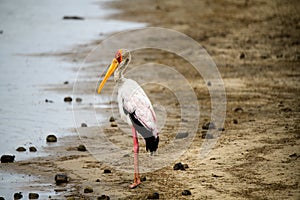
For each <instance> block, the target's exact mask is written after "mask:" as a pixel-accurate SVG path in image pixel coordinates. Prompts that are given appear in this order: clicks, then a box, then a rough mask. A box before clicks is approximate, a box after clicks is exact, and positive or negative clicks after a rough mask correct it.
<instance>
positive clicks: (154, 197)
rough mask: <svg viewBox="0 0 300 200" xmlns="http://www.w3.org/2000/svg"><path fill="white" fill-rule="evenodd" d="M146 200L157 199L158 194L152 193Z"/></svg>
mask: <svg viewBox="0 0 300 200" xmlns="http://www.w3.org/2000/svg"><path fill="white" fill-rule="evenodd" d="M147 199H159V193H158V192H154V193H153V194H150V195H148V197H147Z"/></svg>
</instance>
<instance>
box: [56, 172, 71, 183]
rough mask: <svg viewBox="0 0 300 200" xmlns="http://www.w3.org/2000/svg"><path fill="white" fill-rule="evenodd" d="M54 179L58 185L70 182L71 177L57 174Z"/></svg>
mask: <svg viewBox="0 0 300 200" xmlns="http://www.w3.org/2000/svg"><path fill="white" fill-rule="evenodd" d="M54 179H55V182H56V184H57V185H59V184H62V183H68V182H69V177H68V176H67V175H66V174H56V175H55V178H54Z"/></svg>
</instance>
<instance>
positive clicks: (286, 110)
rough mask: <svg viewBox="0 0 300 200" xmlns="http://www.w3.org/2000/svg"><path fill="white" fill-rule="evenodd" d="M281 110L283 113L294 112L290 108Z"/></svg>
mask: <svg viewBox="0 0 300 200" xmlns="http://www.w3.org/2000/svg"><path fill="white" fill-rule="evenodd" d="M280 110H281V111H283V112H291V111H292V109H290V108H282V109H280Z"/></svg>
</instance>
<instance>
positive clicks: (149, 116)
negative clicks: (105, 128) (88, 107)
mask: <svg viewBox="0 0 300 200" xmlns="http://www.w3.org/2000/svg"><path fill="white" fill-rule="evenodd" d="M130 60H131V55H130V52H129V51H128V50H126V49H120V50H118V51H117V53H116V55H115V58H114V59H113V60H112V62H111V64H110V66H109V68H108V70H107V72H106V74H105V76H104V78H103V80H102V82H101V83H100V85H99V88H98V94H100V92H101V90H102V88H103V86H104V84H105V82H106V81H107V79H108V78H109V77H110V76H111V75H112V74H113V73H114V80H115V82H117V87H118V104H119V112H120V115H121V118H122V120H124V121H125V122H127V123H128V124H129V125H130V126H131V128H132V137H133V145H134V148H133V151H134V182H133V183H132V184H131V185H130V188H135V187H137V186H138V185H139V184H140V183H141V181H140V175H139V162H138V153H139V143H138V137H137V132H138V133H139V134H141V135H142V136H143V138H144V139H145V143H146V150H147V151H150V154H151V155H153V152H155V151H156V150H157V148H158V143H159V136H158V129H157V124H156V115H155V112H154V110H153V107H152V104H151V102H150V100H149V98H148V97H147V95H146V93H145V92H144V90H143V89H142V88H141V86H139V84H138V83H137V82H135V81H134V80H131V79H126V78H124V75H123V73H124V71H125V70H126V68H127V66H128V64H129V62H130Z"/></svg>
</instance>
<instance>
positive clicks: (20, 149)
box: [16, 147, 26, 152]
mask: <svg viewBox="0 0 300 200" xmlns="http://www.w3.org/2000/svg"><path fill="white" fill-rule="evenodd" d="M16 151H19V152H24V151H26V148H25V147H18V148H17V149H16Z"/></svg>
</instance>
